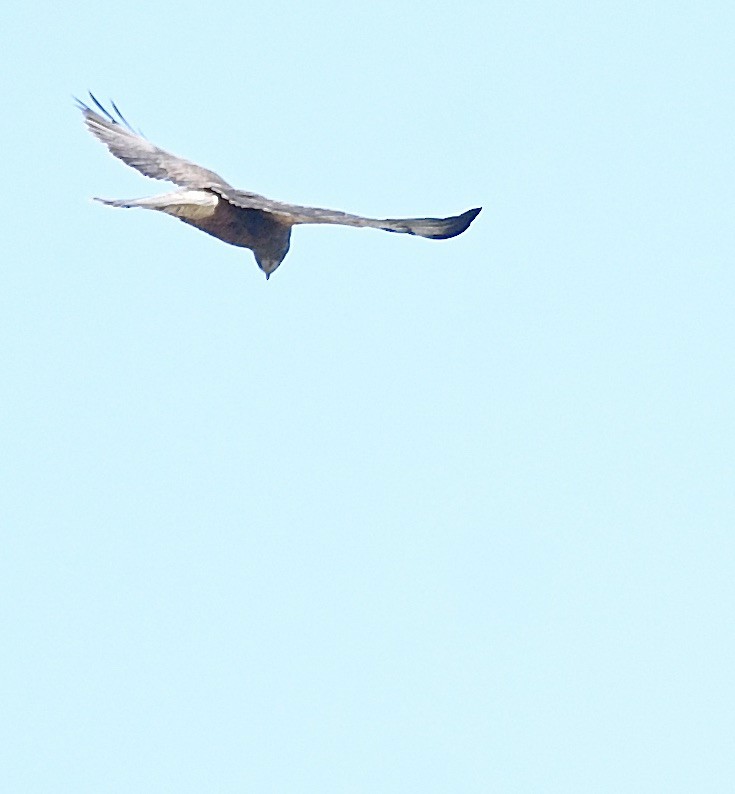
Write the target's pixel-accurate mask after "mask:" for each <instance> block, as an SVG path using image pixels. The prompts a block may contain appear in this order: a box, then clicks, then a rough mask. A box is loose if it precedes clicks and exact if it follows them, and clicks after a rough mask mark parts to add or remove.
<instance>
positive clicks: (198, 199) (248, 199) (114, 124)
mask: <svg viewBox="0 0 735 794" xmlns="http://www.w3.org/2000/svg"><path fill="white" fill-rule="evenodd" d="M90 97H91V98H92V102H93V103H94V106H95V108H96V110H95V109H93V108H91V107H89V106H87V105H85V104H84V102H82V101H80V100H78V99H77V100H76V101H77V103H78V105H79V109H80V110H81V111H82V114H83V115H84V122H85V124H86V125H87V129H88V130H89V131H90V132H91V133H92V134H93V135H94V136H95V137H96V138H97V139H98V140H100V141H102V143H104V144H105V146H107V148H108V149H109V150H110V152H111V153H112V154H113V155H114V156H115V157H117V158H119V159H120V160H122V161H123V162H124V163H126V164H127V165H129V166H131V167H133V168H135V169H136V170H138V171H140V173H142V174H145V176H149V177H152V178H153V179H164V180H167V181H169V182H173V183H174V184H175V185H178V186H179V190H174V191H173V192H171V193H164V194H162V195H160V196H150V197H149V198H139V199H127V200H126V199H100V198H98V199H96V201H100V202H102V203H103V204H107V205H108V206H111V207H143V208H144V209H149V210H158V211H159V212H165V213H166V214H167V215H173V216H174V217H176V218H179V220H182V221H184V223H188V224H189V225H191V226H195V227H196V228H197V229H201V231H203V232H206V233H207V234H211V235H212V236H213V237H217V238H218V239H219V240H223V241H224V242H226V243H229V244H230V245H236V246H239V247H242V248H249V249H250V250H251V251H252V252H253V254H254V255H255V261H256V262H257V263H258V267H259V268H260V269H261V270H262V271H263V272H264V273H265V277H266V279H268V278H270V275H271V273H273V271H274V270H275V269H276V268H277V267H278V266H279V265H280V264H281V262H283V259H284V257H285V256H286V254H287V253H288V249H289V245H290V241H291V227H292V226H295V225H296V224H298V223H332V224H339V225H342V226H363V227H369V228H372V229H383V230H385V231H387V232H402V233H405V234H416V235H419V236H420V237H428V238H429V239H432V240H443V239H446V238H448V237H455V236H456V235H458V234H462V232H463V231H465V230H466V229H467V227H468V226H469V225H470V224H471V223H472V221H473V220H474V219H475V218H476V217H477V215H478V213H479V212H480V209H481V207H479V208H477V209H472V210H467V212H464V213H462V214H461V215H456V216H453V217H451V218H397V219H393V218H389V219H386V220H376V219H374V218H364V217H362V216H361V215H350V214H348V213H346V212H339V211H338V210H326V209H318V208H316V207H300V206H298V205H296V204H284V203H282V202H280V201H273V200H271V199H268V198H265V196H259V195H258V194H257V193H250V192H249V191H246V190H236V189H235V188H234V187H232V185H230V184H228V183H227V182H225V180H224V179H222V177H221V176H219V175H218V174H215V173H214V172H213V171H209V170H207V169H206V168H202V166H200V165H196V164H195V163H191V162H189V161H188V160H184V159H182V158H181V157H176V156H175V155H173V154H169V153H168V152H166V151H164V150H163V149H159V148H158V147H157V146H154V145H153V144H152V143H151V142H150V141H148V140H147V139H146V138H144V137H143V136H142V135H141V134H139V133H137V132H135V130H134V129H133V128H132V127H131V126H130V124H128V122H127V121H126V119H125V117H124V116H123V115H122V113H120V111H119V110H118V108H117V106H116V105H115V103H114V102H112V103H111V104H112V112H109V111H107V110H106V109H105V108H104V107H103V106H102V105H101V104H100V103H99V102H98V101H97V99H96V98H95V97H94V96H93V95H92V94H91V93H90Z"/></svg>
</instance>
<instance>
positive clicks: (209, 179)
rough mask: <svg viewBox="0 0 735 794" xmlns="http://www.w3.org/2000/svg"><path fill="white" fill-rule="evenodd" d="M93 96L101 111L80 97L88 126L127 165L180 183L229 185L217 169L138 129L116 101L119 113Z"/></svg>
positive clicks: (157, 177) (149, 174) (190, 184)
mask: <svg viewBox="0 0 735 794" xmlns="http://www.w3.org/2000/svg"><path fill="white" fill-rule="evenodd" d="M90 97H92V101H93V102H94V104H95V105H96V106H97V109H98V110H99V111H100V112H99V113H98V112H97V111H95V110H92V108H90V107H88V106H87V105H85V104H84V102H81V101H80V100H78V99H77V102H78V103H79V109H80V110H81V111H82V113H83V114H84V121H85V123H86V125H87V129H88V130H89V131H90V132H91V133H92V135H94V136H95V138H97V139H98V140H100V141H102V143H104V144H105V146H106V147H107V148H108V149H109V150H110V152H111V153H112V154H114V155H115V157H118V158H119V159H120V160H122V161H123V162H124V163H126V164H127V165H129V166H132V167H133V168H135V169H137V170H138V171H140V172H141V174H145V175H146V176H149V177H152V178H153V179H167V180H168V181H169V182H173V183H174V184H176V185H181V187H200V188H201V187H210V186H215V185H216V186H220V187H223V188H229V185H228V184H227V182H225V180H224V179H222V177H221V176H219V174H215V173H214V171H208V170H207V169H206V168H202V167H201V166H200V165H196V163H190V162H189V161H188V160H184V159H182V158H181V157H177V156H176V155H174V154H169V153H168V152H166V151H164V150H163V149H159V148H158V147H157V146H154V145H153V144H152V143H151V142H150V141H148V140H146V139H145V138H144V137H143V136H142V135H139V134H138V133H136V132H135V130H133V128H132V127H131V126H130V124H128V122H127V121H126V120H125V117H124V116H123V115H122V113H120V111H119V110H118V109H117V107H116V105H115V103H114V102H113V103H112V109H113V111H114V113H115V114H116V115H113V114H112V113H109V112H108V111H107V110H105V108H104V107H103V106H102V105H101V104H100V103H99V102H98V101H97V100H96V99H95V97H94V96H93V95H92V94H91V93H90Z"/></svg>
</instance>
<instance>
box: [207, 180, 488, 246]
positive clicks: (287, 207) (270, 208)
mask: <svg viewBox="0 0 735 794" xmlns="http://www.w3.org/2000/svg"><path fill="white" fill-rule="evenodd" d="M211 189H212V190H213V191H214V192H215V193H217V194H218V195H220V196H222V198H224V199H226V200H227V201H229V202H230V204H233V205H234V206H236V207H242V208H243V209H258V210H263V211H265V212H270V213H273V214H274V215H277V216H279V219H280V220H281V221H282V223H286V224H288V225H290V226H293V225H295V224H297V223H332V224H338V225H340V226H362V227H367V228H371V229H383V230H384V231H386V232H399V233H400V232H402V233H404V234H416V235H418V236H419V237H428V238H430V239H432V240H444V239H447V238H448V237H456V236H457V235H458V234H462V232H463V231H465V230H466V229H467V228H468V227H469V225H470V224H471V223H472V221H473V220H474V219H475V218H476V217H477V216H478V215H479V213H480V210H481V209H482V207H477V208H476V209H472V210H467V212H463V213H462V214H461V215H453V216H452V217H450V218H386V219H384V220H380V219H377V218H365V217H363V216H362V215H350V214H349V213H347V212H340V211H339V210H326V209H319V208H317V207H300V206H298V205H297V204H284V203H282V202H280V201H272V200H271V199H267V198H265V197H264V196H259V195H258V194H257V193H247V192H245V191H242V190H232V189H230V188H229V187H220V186H212V187H211Z"/></svg>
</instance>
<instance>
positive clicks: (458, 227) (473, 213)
mask: <svg viewBox="0 0 735 794" xmlns="http://www.w3.org/2000/svg"><path fill="white" fill-rule="evenodd" d="M481 210H482V207H475V209H473V210H467V212H463V213H462V214H461V215H456V216H455V217H454V218H447V219H446V228H445V229H444V230H442V231H441V232H440V233H439V234H432V235H431V237H433V238H434V239H435V240H448V239H449V238H450V237H456V236H457V235H458V234H462V232H466V231H467V229H468V228H469V225H470V224H471V223H472V221H474V220H475V218H476V217H477V216H478V215H479V214H480V211H481Z"/></svg>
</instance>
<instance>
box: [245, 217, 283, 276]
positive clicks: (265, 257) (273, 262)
mask: <svg viewBox="0 0 735 794" xmlns="http://www.w3.org/2000/svg"><path fill="white" fill-rule="evenodd" d="M268 242H269V245H268V247H267V248H262V249H261V250H259V251H253V253H254V254H255V261H256V262H257V263H258V267H259V268H260V269H261V270H262V271H263V272H264V273H265V277H266V280H267V279H269V278H270V277H271V273H272V272H273V271H274V270H275V269H276V268H277V267H278V266H279V265H280V264H281V262H283V260H284V259H285V258H286V254H287V253H288V249H289V246H290V229H289V235H288V236H287V237H286V238H285V239H281V240H278V241H276V240H274V239H273V238H271V239H270V240H269V241H268Z"/></svg>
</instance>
